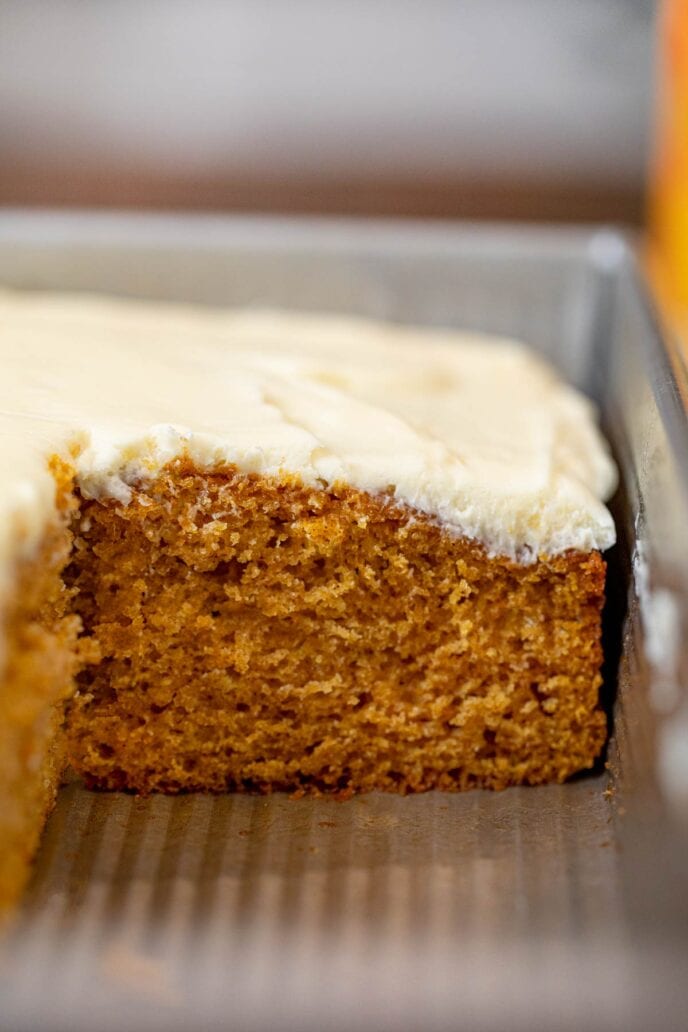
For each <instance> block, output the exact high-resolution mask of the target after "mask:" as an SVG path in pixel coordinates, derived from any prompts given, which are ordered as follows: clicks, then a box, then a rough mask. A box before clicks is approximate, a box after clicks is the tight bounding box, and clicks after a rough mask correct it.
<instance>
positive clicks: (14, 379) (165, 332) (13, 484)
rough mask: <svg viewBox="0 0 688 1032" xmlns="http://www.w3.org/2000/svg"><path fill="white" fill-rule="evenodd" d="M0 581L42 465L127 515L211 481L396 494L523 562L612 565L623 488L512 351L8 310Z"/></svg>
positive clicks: (1, 311)
mask: <svg viewBox="0 0 688 1032" xmlns="http://www.w3.org/2000/svg"><path fill="white" fill-rule="evenodd" d="M0 353H1V355H2V377H1V378H0V577H1V576H2V571H3V570H4V569H6V568H7V564H8V563H9V562H10V561H11V559H12V557H13V556H14V555H16V554H17V551H18V550H19V551H23V552H27V551H30V549H31V548H32V547H35V546H36V544H37V542H38V540H39V539H40V536H41V533H42V530H43V528H44V527H45V524H46V520H47V519H49V518H50V515H51V513H52V512H53V507H54V486H53V483H52V479H51V476H50V473H49V472H48V469H47V460H48V458H49V457H50V456H51V455H53V454H55V453H64V452H66V451H67V450H69V449H71V450H72V454H73V455H76V459H75V464H76V469H77V481H78V484H79V487H80V490H81V492H82V493H83V494H84V495H86V496H88V497H93V498H109V499H115V500H117V501H118V502H120V503H122V504H126V503H127V501H128V500H129V498H130V496H131V489H132V485H134V484H139V483H141V482H142V481H144V482H145V481H146V480H147V479H149V478H151V477H152V476H154V475H155V473H156V472H157V471H159V470H160V469H161V468H162V467H163V466H164V465H165V464H166V463H167V462H169V461H170V460H171V459H173V458H175V457H177V456H180V455H183V454H186V455H188V456H189V457H190V458H191V460H192V461H193V462H194V463H195V464H196V465H197V466H198V467H199V468H200V469H202V470H212V469H214V468H218V467H221V466H222V465H225V464H227V463H231V464H234V465H236V466H237V467H239V469H241V470H243V471H246V472H256V473H264V474H269V475H275V476H279V475H280V474H283V473H290V474H297V475H298V476H300V477H301V478H302V480H303V481H304V482H305V483H306V484H309V485H321V486H322V487H326V486H328V485H332V484H335V483H337V482H344V483H347V484H349V485H351V486H353V487H356V488H359V489H361V490H364V491H367V492H371V493H378V492H381V491H388V492H391V493H392V494H393V496H394V497H395V498H396V499H397V500H398V501H399V502H400V503H403V504H405V505H408V506H412V507H413V508H415V509H417V510H419V511H421V512H423V513H427V514H429V515H431V516H433V517H435V518H437V519H438V520H439V521H441V523H442V524H443V525H445V526H446V527H447V528H448V529H450V530H451V531H452V532H455V533H457V534H462V535H465V536H467V537H470V538H473V539H476V540H478V541H480V542H482V543H483V544H484V545H485V547H486V548H487V549H488V551H489V553H490V554H500V555H507V556H510V557H512V558H514V559H517V560H519V561H521V562H529V561H532V560H534V559H535V558H537V556H538V555H542V554H556V553H560V552H563V551H566V550H568V549H575V550H582V551H588V550H591V549H600V550H603V549H606V548H608V547H609V546H610V545H612V544H613V542H614V538H615V534H614V524H613V521H612V518H611V516H610V513H609V511H608V510H607V508H606V507H605V505H604V504H603V503H604V500H605V499H606V498H608V497H609V495H610V494H611V492H612V491H613V490H614V487H615V484H616V470H615V467H614V464H613V462H612V461H611V459H610V457H609V453H608V450H607V447H606V444H605V442H604V440H603V439H602V437H601V435H600V433H599V432H598V430H597V427H596V423H595V412H594V409H593V406H592V405H591V403H590V402H589V401H588V400H587V399H586V398H584V397H583V396H582V395H581V394H579V393H578V392H577V391H575V390H573V389H572V388H571V387H568V386H566V385H565V384H563V383H562V382H561V381H560V380H559V379H558V377H557V376H556V375H555V374H554V372H553V371H552V370H551V369H550V368H549V367H548V366H547V365H546V364H545V363H544V362H542V361H541V360H540V359H538V358H536V357H535V356H534V355H533V354H532V353H531V352H530V351H528V350H527V349H526V348H525V347H524V346H523V345H521V344H518V343H515V342H512V341H506V340H498V339H490V338H487V337H482V336H478V335H475V334H466V333H457V332H450V331H439V330H430V329H425V328H423V329H421V328H411V327H406V326H396V325H392V324H387V323H378V322H373V321H369V320H364V319H359V318H351V317H342V316H330V315H310V314H304V313H298V314H297V313H289V312H282V311H253V310H224V309H209V308H208V309H204V308H198V309H195V308H190V307H185V306H180V305H171V304H159V303H155V304H153V303H148V302H139V301H124V300H115V299H106V298H99V297H91V296H76V295H73V296H70V295H57V294H33V293H19V292H17V293H13V292H9V291H8V292H1V293H0Z"/></svg>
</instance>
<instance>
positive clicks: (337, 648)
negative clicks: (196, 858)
mask: <svg viewBox="0 0 688 1032" xmlns="http://www.w3.org/2000/svg"><path fill="white" fill-rule="evenodd" d="M604 575H605V564H604V561H603V559H602V558H601V556H600V554H599V553H598V552H596V551H591V552H586V553H582V552H569V553H565V554H562V555H557V556H553V557H546V556H543V557H541V558H540V559H539V561H536V562H533V563H531V564H519V563H517V562H514V561H511V560H510V559H506V558H490V557H488V555H487V554H486V552H485V550H484V549H483V548H482V547H481V546H480V545H479V544H477V543H475V542H473V541H470V540H468V539H466V538H461V537H458V536H456V535H454V534H452V533H449V532H448V531H447V530H446V529H443V528H442V527H441V525H439V523H438V522H437V521H435V520H433V519H432V518H431V517H428V516H425V515H423V514H420V513H418V512H416V511H414V510H412V509H410V508H408V507H405V506H403V505H400V504H398V503H397V502H395V501H393V500H392V499H388V498H386V497H384V496H382V497H380V496H378V497H373V496H371V495H368V494H366V493H364V492H361V491H357V490H354V489H353V488H350V487H343V486H342V487H335V488H331V489H319V488H310V487H306V486H304V485H303V484H302V483H301V482H300V481H299V480H298V479H297V478H284V479H279V480H278V479H275V478H268V477H261V476H259V475H256V474H243V473H240V472H238V471H237V470H236V469H234V468H231V467H226V468H225V469H222V470H218V471H216V472H214V473H212V474H208V473H205V472H201V471H199V470H197V469H194V468H193V466H192V465H191V464H190V463H189V462H186V461H184V460H175V461H174V462H173V463H171V464H170V465H169V466H168V467H167V468H166V469H165V470H164V471H163V472H162V473H161V474H160V475H158V476H157V477H156V478H155V479H154V480H153V481H152V482H151V483H149V484H147V485H146V486H139V488H137V489H135V490H134V491H133V494H132V498H131V501H130V503H129V504H127V505H122V504H119V503H117V502H105V503H100V502H96V501H88V500H82V501H81V511H80V514H79V516H78V518H77V521H76V524H75V546H74V552H73V554H72V559H71V563H70V565H69V567H68V569H67V571H66V575H65V576H66V581H67V584H68V585H69V587H70V589H74V593H75V595H74V605H75V608H76V611H77V612H78V614H79V616H80V617H81V619H82V621H83V624H84V633H85V635H86V636H87V639H88V644H89V647H90V661H89V662H88V663H87V664H86V665H85V667H84V669H83V670H82V672H81V673H80V675H79V678H78V691H77V694H76V696H75V698H74V700H73V701H72V703H71V704H70V706H69V709H68V718H67V725H66V730H67V741H68V753H69V759H70V761H71V763H72V765H73V766H74V768H75V769H76V770H77V771H78V772H79V773H80V774H82V775H83V777H84V778H85V779H86V781H87V782H88V783H89V784H91V785H96V786H102V787H107V788H129V789H135V790H137V791H141V792H148V791H153V790H159V789H160V790H164V791H171V792H175V791H180V790H186V789H208V790H213V791H221V790H224V789H227V788H235V789H259V790H271V789H277V788H283V789H288V790H296V791H299V790H305V791H330V790H334V791H344V792H347V791H351V790H354V791H357V790H369V789H384V790H393V791H420V790H425V789H431V788H442V789H461V788H468V787H471V786H478V785H483V786H489V787H494V788H502V787H505V786H507V785H510V784H518V783H531V784H534V783H539V782H544V781H552V780H557V781H561V780H563V779H565V778H566V777H568V776H569V775H571V774H572V773H574V772H576V771H579V770H581V769H585V768H588V767H590V766H591V765H592V764H593V762H594V760H595V758H596V757H597V755H598V754H599V752H600V750H601V748H602V745H603V742H604V739H605V734H606V719H605V716H604V714H603V712H602V711H601V709H600V707H599V704H598V689H599V685H600V676H599V668H600V662H601V650H600V613H601V608H602V604H603V592H604Z"/></svg>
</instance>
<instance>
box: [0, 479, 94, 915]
mask: <svg viewBox="0 0 688 1032" xmlns="http://www.w3.org/2000/svg"><path fill="white" fill-rule="evenodd" d="M55 474H56V477H57V480H58V492H59V498H58V500H59V505H60V509H61V512H62V514H63V520H62V522H56V523H55V524H54V525H53V526H51V527H50V528H48V530H47V531H46V533H45V536H44V539H43V542H42V544H41V547H40V550H39V553H38V555H37V556H36V557H35V558H34V559H33V560H31V561H30V562H24V563H21V564H20V565H19V567H18V569H17V573H16V583H15V590H14V591H13V592H12V596H11V600H10V602H9V604H8V605H7V607H6V609H5V611H4V613H3V619H2V637H3V648H4V656H3V676H2V681H1V682H0V911H2V910H3V908H4V907H6V905H7V904H8V903H10V902H11V901H12V900H14V899H15V898H16V897H17V896H18V895H19V893H20V891H21V889H22V886H23V884H24V882H25V880H26V877H27V875H28V872H29V861H30V860H31V858H32V856H33V854H34V852H35V850H36V847H37V845H38V841H39V838H40V833H41V828H42V825H43V822H44V820H45V817H46V815H47V814H48V812H49V811H50V809H51V807H52V805H53V803H54V801H55V794H56V792H57V788H58V785H59V782H60V777H61V775H62V770H63V768H64V763H65V748H64V735H63V732H62V722H63V709H64V700H65V699H66V698H67V696H68V695H70V694H71V692H72V690H73V678H74V673H75V668H76V663H77V659H76V636H77V631H78V626H79V621H78V619H77V618H76V617H75V616H70V615H68V607H69V593H68V591H67V589H66V588H65V586H64V584H63V582H62V579H61V577H60V574H61V571H62V568H63V566H64V564H65V562H66V560H67V558H68V556H69V549H70V542H71V534H70V532H69V528H68V521H67V513H68V511H69V509H70V507H71V506H72V499H71V498H70V495H69V493H68V492H69V478H68V477H67V476H66V472H65V470H64V468H60V467H56V469H55Z"/></svg>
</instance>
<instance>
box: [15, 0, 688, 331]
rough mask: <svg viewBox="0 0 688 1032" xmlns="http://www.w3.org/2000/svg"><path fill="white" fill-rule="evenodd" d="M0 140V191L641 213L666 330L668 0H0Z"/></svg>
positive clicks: (320, 209) (330, 206) (679, 67)
mask: <svg viewBox="0 0 688 1032" xmlns="http://www.w3.org/2000/svg"><path fill="white" fill-rule="evenodd" d="M0 157H1V160H0V206H2V205H5V206H7V205H20V206H26V205H28V206H43V207H55V206H57V207H60V206H71V207H110V208H119V209H122V208H125V209H127V208H128V209H141V208H147V209H171V210H189V209H196V210H199V209H201V210H210V211H224V212H246V211H252V212H268V213H290V214H293V213H309V214H314V213H319V214H335V215H383V216H384V215H391V216H402V217H403V216H420V217H433V218H471V219H515V220H526V221H538V222H542V221H553V222H569V223H570V222H615V223H621V224H624V225H626V226H628V227H631V228H636V227H642V228H643V229H645V230H646V231H647V232H646V233H645V234H644V235H643V237H642V238H640V239H642V241H643V244H644V245H645V246H644V247H643V255H644V258H645V261H646V268H647V269H648V270H649V271H650V274H651V277H652V282H653V285H654V288H655V290H656V293H657V295H658V296H659V297H660V298H661V299H662V301H663V305H664V311H665V312H667V313H669V314H670V318H671V321H672V325H676V326H678V327H679V330H680V333H681V334H682V335H683V336H684V337H685V340H686V342H687V343H688V0H288V2H286V0H285V2H280V0H0ZM650 244H651V246H650Z"/></svg>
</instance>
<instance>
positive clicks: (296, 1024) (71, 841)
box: [0, 211, 688, 1032]
mask: <svg viewBox="0 0 688 1032" xmlns="http://www.w3.org/2000/svg"><path fill="white" fill-rule="evenodd" d="M0 282H4V283H6V284H10V285H12V286H15V287H21V288H30V289H33V288H40V289H44V288H50V289H55V288H57V289H69V290H85V291H96V290H97V291H107V292H111V293H116V294H124V295H136V296H143V297H155V298H173V299H175V300H185V301H187V300H188V301H197V302H202V303H206V302H207V303H215V302H220V303H223V304H224V303H228V304H263V305H264V304H270V305H281V306H286V307H292V308H306V309H320V310H334V311H346V312H359V313H365V314H369V315H373V316H378V317H382V318H385V319H391V320H397V321H401V322H407V321H412V322H418V323H426V324H441V325H448V326H461V327H470V328H473V329H476V330H484V331H487V332H490V333H498V334H509V335H512V336H516V337H519V338H521V339H523V340H525V341H527V342H528V343H530V344H531V345H533V346H534V347H535V348H537V349H538V350H539V351H540V352H542V353H544V354H545V355H547V356H548V357H549V358H550V359H551V360H552V361H553V362H554V363H555V364H556V365H557V366H558V367H559V368H560V369H561V371H562V372H563V374H564V376H566V377H567V378H568V379H569V380H570V381H572V382H573V383H575V384H577V385H579V386H580V387H582V388H583V389H584V390H586V391H587V392H588V393H589V394H591V395H592V396H593V397H594V398H595V399H596V400H597V402H598V403H599V405H600V410H601V414H602V421H603V425H604V429H605V431H606V433H607V435H608V437H609V439H610V440H611V442H612V445H613V448H614V451H615V453H616V457H617V460H618V463H619V466H620V469H621V481H622V482H621V488H620V490H619V492H618V495H617V497H616V498H615V500H614V511H615V516H616V519H617V523H618V528H619V544H618V545H617V547H616V548H615V549H614V550H613V552H612V553H611V556H610V568H609V604H608V607H607V613H606V632H605V633H606V639H607V640H606V645H607V657H608V658H607V664H606V675H607V678H606V686H605V692H606V694H607V698H608V699H609V700H610V704H611V701H612V700H613V699H615V702H614V704H613V709H614V732H613V737H612V741H611V744H610V747H609V750H608V755H607V763H606V767H604V766H601V767H600V769H599V770H598V771H597V772H596V773H593V774H591V775H589V776H586V777H580V778H578V779H576V780H574V781H572V782H570V783H569V784H566V785H562V786H548V787H543V788H532V789H509V790H507V791H505V792H502V793H497V794H494V793H489V792H479V791H476V792H471V793H468V794H465V795H440V794H437V793H430V794H428V795H424V796H417V797H410V798H396V797H390V796H384V795H369V796H361V797H358V798H354V799H352V800H350V801H348V802H334V801H329V800H323V799H300V800H293V799H290V798H288V797H285V796H282V795H279V794H276V795H273V796H272V797H269V798H251V797H247V796H224V797H219V798H213V797H210V796H203V795H197V796H186V797H180V798H176V799H172V798H164V797H153V798H149V799H137V798H134V797H132V796H128V795H120V794H110V795H102V794H90V793H87V792H85V791H84V790H83V789H81V788H80V787H79V785H78V784H76V783H73V784H69V785H68V786H66V787H65V788H64V789H63V790H62V793H61V795H60V799H59V802H58V805H57V808H56V810H55V813H54V814H53V817H52V818H51V820H50V822H49V825H48V828H47V831H46V834H45V838H44V842H43V847H42V851H41V854H40V856H39V859H38V863H37V867H36V872H35V877H34V879H33V882H32V885H31V887H30V890H29V892H28V895H27V898H26V902H25V905H24V907H23V910H22V912H21V914H20V917H19V920H18V923H17V926H16V928H15V930H14V931H13V933H12V934H11V935H10V937H9V939H8V940H7V941H6V943H5V945H4V949H3V952H2V959H1V960H0V1028H1V1029H3V1030H12V1032H24V1030H26V1032H29V1030H34V1029H41V1030H50V1032H57V1030H60V1032H62V1030H70V1032H74V1030H79V1029H82V1028H83V1029H85V1030H86V1029H87V1030H89V1032H98V1030H124V1029H127V1030H129V1029H131V1030H137V1032H138V1030H152V1029H160V1030H164V1032H175V1030H181V1029H185V1030H186V1029H203V1030H213V1029H225V1028H231V1029H233V1030H236V1032H244V1030H262V1029H268V1028H274V1029H289V1030H294V1032H310V1030H313V1032H327V1030H332V1032H340V1030H341V1032H346V1030H350V1029H351V1030H353V1029H356V1030H358V1032H365V1030H368V1029H370V1030H373V1029H374V1030H382V1029H389V1030H392V1029H398V1030H404V1032H406V1030H415V1029H418V1030H421V1029H422V1030H424V1032H426V1030H427V1032H432V1030H445V1029H446V1030H447V1032H449V1030H456V1029H460V1028H466V1029H469V1028H470V1029H488V1030H492V1029H494V1030H500V1032H503V1030H505V1029H519V1030H520V1029H523V1030H526V1029H528V1030H540V1029H541V1030H543V1032H544V1030H548V1032H549V1030H553V1029H556V1030H561V1029H571V1030H573V1029H583V1028H584V1029H590V1030H593V1029H624V1030H634V1029H638V1030H641V1029H642V1030H645V1029H647V1028H661V1029H672V1028H676V1029H678V1028H683V1027H685V1015H686V1013H687V1012H686V1007H687V1006H688V992H687V989H686V983H687V982H688V979H687V978H686V973H687V971H688V960H687V949H686V947H687V944H688V877H687V874H686V857H688V689H687V688H686V678H687V670H688V665H687V664H688V650H687V649H686V637H687V635H686V630H687V628H686V618H687V616H688V548H687V547H686V545H687V528H688V497H687V493H688V432H687V426H686V414H685V409H684V404H683V399H684V398H685V397H688V380H687V378H686V373H685V370H684V368H683V365H682V364H681V362H680V359H679V357H678V355H677V354H676V353H674V352H672V350H671V349H670V348H669V347H668V346H667V345H666V344H665V343H664V342H663V341H662V339H661V336H660V334H659V332H658V329H657V325H656V323H655V322H654V320H653V317H652V314H651V311H650V309H649V307H648V303H647V300H646V298H645V297H644V294H643V291H642V287H641V284H640V280H639V276H638V273H637V270H636V267H635V263H634V258H633V254H632V249H631V248H630V246H629V244H628V243H627V242H626V241H625V240H624V238H623V237H622V236H620V235H618V234H617V233H615V232H613V231H607V230H594V231H593V230H586V229H580V230H578V229H577V230H568V229H567V230H563V231H559V230H547V229H537V230H535V229H530V228H502V227H484V228H476V227H474V226H470V225H460V224H454V225H451V224H449V225H446V224H445V225H439V224H434V225H433V224H418V223H415V224H414V223H404V224H399V223H381V222H380V223H378V222H332V221H315V220H275V219H261V218H220V217H168V216H149V215H145V216H130V215H121V214H107V215H106V214H98V215H96V214H83V213H72V214H59V213H36V212H34V213H25V212H12V211H7V212H5V213H3V214H2V215H1V216H0Z"/></svg>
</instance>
